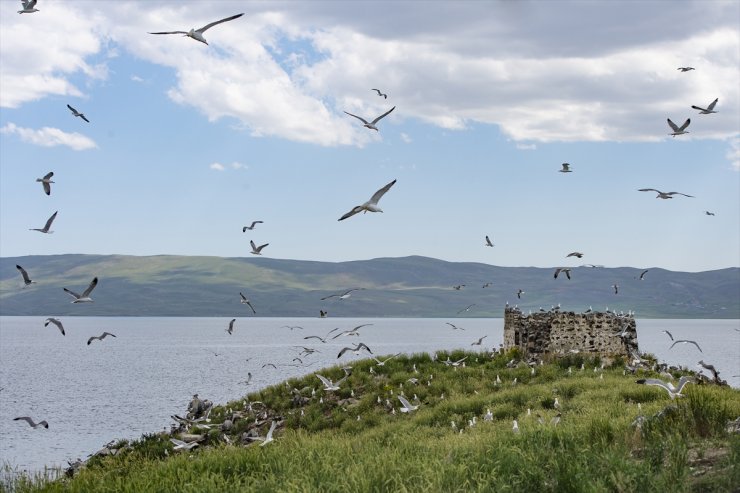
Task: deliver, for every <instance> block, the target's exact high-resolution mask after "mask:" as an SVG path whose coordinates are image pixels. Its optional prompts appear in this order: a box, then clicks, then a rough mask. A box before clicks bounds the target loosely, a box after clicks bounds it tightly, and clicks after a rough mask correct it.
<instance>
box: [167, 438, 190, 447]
mask: <svg viewBox="0 0 740 493" xmlns="http://www.w3.org/2000/svg"><path fill="white" fill-rule="evenodd" d="M170 442H172V443H174V444H175V445H177V446H178V447H185V446H186V445H187V444H186V443H185V442H183V441H182V440H178V439H177V438H170Z"/></svg>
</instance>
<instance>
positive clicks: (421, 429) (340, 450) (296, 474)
mask: <svg viewBox="0 0 740 493" xmlns="http://www.w3.org/2000/svg"><path fill="white" fill-rule="evenodd" d="M465 354H467V356H468V359H467V361H466V363H467V365H466V367H464V368H462V367H461V368H458V369H454V368H452V367H447V366H445V365H443V364H441V363H440V362H432V361H431V359H430V358H429V356H428V355H426V354H423V355H414V356H411V357H405V356H399V357H397V358H395V359H392V360H391V361H389V362H388V363H386V365H385V366H383V367H377V366H376V367H375V372H376V374H375V375H373V374H371V373H370V371H369V370H370V367H371V366H373V365H374V364H375V363H374V361H372V360H363V361H357V362H353V373H352V375H351V376H350V377H349V378H348V380H347V381H346V382H344V383H343V384H342V386H341V390H339V391H337V392H333V393H332V392H324V391H323V390H321V386H320V385H318V384H319V381H318V379H317V378H316V377H315V375H314V374H309V375H307V376H305V377H303V378H301V379H292V380H289V381H288V382H286V384H280V385H276V386H274V387H270V388H267V389H263V390H262V391H259V392H257V393H255V394H252V395H250V396H248V398H249V399H250V400H251V401H252V402H255V401H262V402H264V403H265V405H266V407H267V410H268V412H269V414H270V415H271V417H270V418H268V419H265V420H264V422H263V423H261V424H260V433H261V434H262V435H264V434H265V432H266V429H267V428H268V427H269V425H270V422H271V420H272V416H282V417H283V418H284V421H283V424H282V425H281V426H280V427H279V428H278V430H277V431H276V432H275V437H276V440H275V442H274V443H271V444H268V445H267V446H266V447H259V446H257V445H250V446H247V447H241V446H233V445H226V444H224V442H223V441H222V440H223V439H222V436H223V434H222V433H221V432H219V431H217V430H212V431H210V432H208V431H204V432H205V433H209V442H210V445H209V446H208V447H204V448H201V449H200V450H198V449H196V450H195V451H193V452H185V453H174V452H173V451H172V448H171V447H172V446H171V444H170V443H169V441H168V440H167V437H166V436H163V435H151V436H148V437H145V439H143V440H141V441H139V442H136V443H134V444H133V449H132V450H129V451H125V452H123V453H121V454H119V455H117V456H115V457H107V458H94V459H92V460H91V461H90V462H89V464H88V467H87V468H86V469H83V470H82V471H81V472H79V473H78V474H77V475H76V476H75V477H74V479H72V480H65V481H63V482H62V481H58V482H50V483H45V482H43V481H36V482H35V483H33V482H31V483H24V482H23V481H21V482H19V483H18V484H17V485H16V486H18V491H69V492H78V491H79V492H91V491H111V492H114V491H115V492H129V491H130V492H145V491H178V492H187V491H192V492H210V491H213V492H223V491H321V492H331V491H337V492H347V491H353V492H354V491H394V492H396V491H425V492H426V491H512V492H519V491H574V492H581V491H583V492H592V491H593V492H600V491H630V492H631V491H647V492H649V491H655V492H673V491H678V492H680V491H735V490H736V489H737V488H738V487H740V467H738V464H739V463H740V436H739V435H737V434H735V435H728V434H727V432H726V423H727V421H728V420H730V419H735V418H736V417H738V416H739V415H740V391H737V390H733V389H729V388H720V387H716V386H711V385H688V386H687V388H686V389H685V390H684V393H685V394H686V396H685V397H684V398H683V399H678V400H677V401H676V402H671V401H670V399H669V398H668V396H667V394H666V392H665V391H663V390H661V389H658V388H655V387H645V386H641V385H637V384H636V383H635V379H636V378H639V377H638V376H634V375H627V376H623V374H622V370H621V366H619V365H615V368H614V369H609V368H607V369H606V370H605V371H604V372H603V375H604V376H603V379H601V378H600V377H599V375H600V374H601V372H594V371H593V367H594V365H598V364H599V362H598V361H597V360H587V361H586V367H587V369H586V371H583V372H581V371H579V370H578V368H580V364H581V362H582V361H583V360H582V358H581V357H580V356H576V357H572V358H571V359H570V360H561V361H559V362H557V363H553V364H548V365H544V366H538V367H537V368H536V374H535V375H534V376H533V375H531V374H530V370H529V368H527V367H526V366H524V365H522V366H520V367H517V368H513V369H508V368H506V362H507V361H508V360H509V359H510V358H511V356H512V354H507V355H500V356H497V357H495V358H493V359H491V358H489V357H488V356H485V355H483V354H477V353H459V352H457V353H453V354H451V357H452V359H453V360H454V359H457V358H460V357H462V356H463V355H465ZM440 356H441V359H445V358H446V357H447V354H445V353H443V354H441V355H440ZM413 365H416V368H417V370H418V373H417V372H415V371H413ZM569 366H572V367H573V370H574V371H573V373H572V374H569V373H568V371H567V368H568V367H569ZM320 373H321V374H323V375H324V376H327V377H329V378H333V379H335V380H336V379H338V378H340V377H341V375H342V371H341V370H340V368H339V367H334V368H329V369H324V370H322V371H320ZM496 375H500V377H501V380H502V382H503V383H502V384H501V385H497V384H496V383H495V379H496ZM411 377H415V378H418V379H419V380H420V383H419V385H413V384H412V383H409V382H408V379H409V378H411ZM515 377H516V378H517V379H518V384H516V385H514V384H513V383H512V382H513V379H514V378H515ZM428 382H430V383H429V384H427V383H428ZM401 384H403V389H401ZM291 388H296V389H302V390H303V392H302V393H303V395H304V396H306V397H309V396H310V393H311V389H312V388H315V389H317V392H316V395H315V396H314V397H310V399H309V401H308V403H307V404H305V405H304V406H302V407H300V408H299V407H294V406H293V405H291V400H290V392H289V389H291ZM401 390H403V391H404V393H405V394H406V395H407V396H412V395H413V394H417V395H418V397H419V399H420V401H421V403H422V404H421V407H420V408H419V409H418V410H417V411H414V412H413V413H411V414H402V413H396V414H391V413H389V412H388V409H387V408H386V404H385V399H389V401H390V402H391V403H392V404H393V406H395V407H396V408H398V406H399V401H398V400H397V399H396V396H395V394H396V393H398V392H399V391H401ZM352 391H354V393H355V398H356V400H355V401H352V400H350V401H343V400H344V399H348V398H350V397H351V392H352ZM391 392H393V394H392V393H391ZM555 396H557V397H558V399H559V401H560V403H561V406H562V409H561V410H562V419H561V422H560V424H559V425H557V426H552V425H550V424H549V422H550V419H551V417H553V416H554V415H555V414H556V412H557V411H556V410H555V409H554V408H553V403H554V397H555ZM378 397H380V400H381V402H380V403H378V401H377V399H378ZM321 398H323V403H321V402H320V401H319V400H320V399H321ZM637 403H641V405H642V414H644V415H645V416H646V417H647V418H648V419H647V422H646V423H645V425H644V426H643V429H642V431H639V430H637V429H635V428H634V427H633V426H632V425H631V423H632V422H633V420H634V419H635V417H636V416H637V415H638V414H639V411H638V408H637ZM256 406H257V405H256V404H255V407H256ZM244 407H245V406H244V401H241V400H240V401H234V402H231V403H229V404H227V405H226V406H221V407H218V408H217V409H215V410H214V412H213V413H212V414H211V418H212V423H219V422H221V421H222V420H223V419H224V416H226V415H231V413H232V412H234V411H235V410H242V409H244ZM489 408H490V410H491V412H492V414H493V416H494V418H493V420H492V421H484V420H483V419H482V417H483V415H484V414H485V413H486V410H487V409H489ZM527 408H531V409H532V416H529V417H528V416H527ZM301 409H302V410H303V414H301ZM666 409H667V410H668V411H666V412H664V416H663V417H659V416H657V413H658V412H660V411H661V410H666ZM257 412H258V413H259V414H261V413H262V412H263V408H262V407H259V408H258V411H257ZM537 414H541V415H542V416H543V418H544V419H545V423H546V424H544V425H540V424H538V423H537V419H536V418H535V416H536V415H537ZM357 416H360V420H359V421H358V420H357ZM473 417H476V418H477V420H478V421H477V423H476V424H475V425H474V426H472V427H470V426H468V425H467V423H468V421H469V420H471V419H473ZM512 419H517V420H518V421H519V426H520V429H521V432H520V433H518V434H515V433H514V432H513V431H512ZM254 420H255V414H253V413H248V412H245V416H244V417H243V418H242V419H239V420H237V421H236V422H235V426H234V429H233V430H232V432H231V435H232V437H233V440H234V441H235V442H236V443H238V436H240V434H241V433H242V432H243V431H244V430H246V429H247V428H249V427H250V426H252V423H254ZM451 421H455V422H456V424H457V425H458V427H459V428H463V432H462V433H459V432H458V431H455V430H453V429H452V426H451ZM165 454H167V455H168V457H166V456H165Z"/></svg>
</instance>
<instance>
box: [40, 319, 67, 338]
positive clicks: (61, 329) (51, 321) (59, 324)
mask: <svg viewBox="0 0 740 493" xmlns="http://www.w3.org/2000/svg"><path fill="white" fill-rule="evenodd" d="M49 324H54V325H56V326H57V329H59V332H61V333H62V335H66V334H65V333H64V326H63V325H62V322H61V320H59V319H57V318H53V317H49V318H47V319H46V321H45V322H44V327H48V326H49Z"/></svg>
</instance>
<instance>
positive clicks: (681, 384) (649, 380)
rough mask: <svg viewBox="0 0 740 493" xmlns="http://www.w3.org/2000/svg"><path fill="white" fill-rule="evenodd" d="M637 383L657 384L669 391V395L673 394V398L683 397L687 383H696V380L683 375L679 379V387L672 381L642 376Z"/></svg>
mask: <svg viewBox="0 0 740 493" xmlns="http://www.w3.org/2000/svg"><path fill="white" fill-rule="evenodd" d="M637 383H639V384H643V385H657V386H658V387H660V388H662V389H665V390H666V392H668V395H669V396H671V399H675V398H676V397H683V396H682V395H681V391H682V390H683V388H684V387H685V386H686V384H687V383H695V381H694V379H693V378H691V377H687V376H683V377H681V378H680V379H679V380H678V387H674V386H673V384H672V383H671V382H664V381H663V380H659V379H657V378H642V379H640V380H637Z"/></svg>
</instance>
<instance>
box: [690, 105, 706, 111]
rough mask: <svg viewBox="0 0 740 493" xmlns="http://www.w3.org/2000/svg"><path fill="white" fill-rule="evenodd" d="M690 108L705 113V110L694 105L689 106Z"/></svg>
mask: <svg viewBox="0 0 740 493" xmlns="http://www.w3.org/2000/svg"><path fill="white" fill-rule="evenodd" d="M691 108H693V109H695V110H699V111H707V110H706V109H705V108H701V107H699V106H695V105H693V104H692V105H691Z"/></svg>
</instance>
